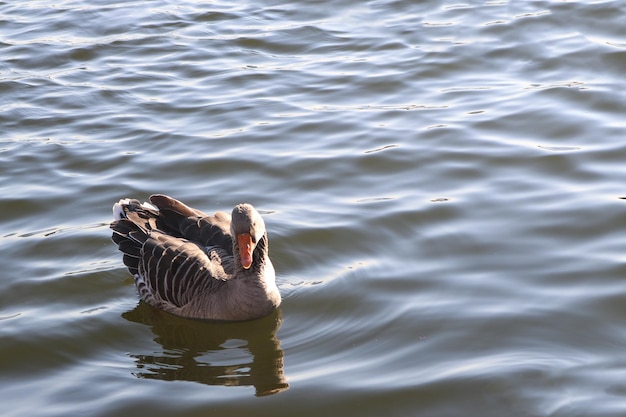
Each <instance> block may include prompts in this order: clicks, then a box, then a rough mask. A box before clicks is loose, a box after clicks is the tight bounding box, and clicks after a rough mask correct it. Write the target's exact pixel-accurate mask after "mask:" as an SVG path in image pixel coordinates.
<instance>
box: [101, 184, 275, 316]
mask: <svg viewBox="0 0 626 417" xmlns="http://www.w3.org/2000/svg"><path fill="white" fill-rule="evenodd" d="M150 203H151V204H147V203H144V204H141V203H140V202H139V200H134V199H124V200H120V202H119V203H116V204H115V205H114V206H113V213H114V216H115V218H116V220H115V221H113V222H112V223H111V229H112V230H113V236H112V239H113V241H114V242H115V243H116V244H117V245H118V248H119V250H120V251H122V252H123V254H124V256H123V261H124V264H125V265H126V266H127V267H128V270H129V271H130V273H131V274H133V275H134V276H135V284H136V286H137V291H138V292H139V297H140V298H141V299H142V300H144V301H145V302H146V303H148V304H150V305H152V306H153V307H156V308H159V309H161V310H164V311H167V312H170V313H173V314H176V315H178V316H183V317H190V318H199V319H211V320H251V319H255V318H259V317H262V316H265V315H267V314H269V313H271V312H272V311H274V310H275V309H276V308H277V307H278V306H279V304H280V301H281V299H280V293H279V292H278V288H277V287H276V283H275V273H274V267H273V266H272V263H271V261H270V259H269V257H268V240H267V232H266V230H265V223H264V222H263V218H262V217H261V215H260V214H259V213H258V212H257V211H256V210H255V209H254V207H252V206H251V205H250V204H239V205H237V206H236V207H235V208H234V209H233V212H232V215H230V216H229V215H228V214H226V213H223V212H217V213H215V214H214V215H213V216H207V215H206V214H204V213H202V212H201V211H199V210H196V209H193V208H191V207H188V206H186V205H185V204H183V203H181V202H180V201H178V200H175V199H173V198H171V197H168V196H165V195H158V194H157V195H152V196H150ZM231 218H232V221H231Z"/></svg>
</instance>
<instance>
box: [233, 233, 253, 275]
mask: <svg viewBox="0 0 626 417" xmlns="http://www.w3.org/2000/svg"><path fill="white" fill-rule="evenodd" d="M237 244H238V245H239V258H240V259H241V266H243V268H244V269H249V268H250V266H252V251H254V246H255V245H254V243H252V236H250V233H242V234H240V235H237Z"/></svg>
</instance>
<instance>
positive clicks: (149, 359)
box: [122, 302, 289, 396]
mask: <svg viewBox="0 0 626 417" xmlns="http://www.w3.org/2000/svg"><path fill="white" fill-rule="evenodd" d="M122 316H123V317H124V318H125V319H126V320H129V321H132V322H136V323H142V324H145V325H148V326H150V327H151V328H152V331H153V332H154V334H155V335H156V338H155V339H154V340H155V341H156V342H158V343H159V344H160V345H161V346H162V347H163V351H162V352H154V353H150V354H133V353H131V354H130V356H131V357H133V358H134V359H135V360H136V362H137V368H138V371H137V372H136V373H135V375H136V376H137V377H139V378H149V379H161V380H165V381H179V380H180V381H195V382H200V383H202V384H208V385H225V386H253V387H254V388H255V391H256V395H257V396H261V395H271V394H276V393H278V392H282V391H285V390H287V389H288V388H289V385H288V384H287V378H286V376H285V374H284V366H283V350H282V349H281V347H280V342H279V340H278V338H277V337H276V332H277V331H278V329H279V328H280V326H281V324H282V315H281V312H280V309H278V310H277V311H275V312H274V313H272V314H270V315H269V316H267V317H264V318H262V319H258V320H253V321H249V322H235V323H230V322H207V321H197V320H190V319H183V318H179V317H176V316H172V315H171V314H168V313H164V312H161V311H158V310H155V309H153V308H151V307H150V306H148V305H146V304H144V303H143V302H140V303H139V304H138V305H137V307H136V308H135V309H134V310H132V311H128V312H126V313H124V314H122Z"/></svg>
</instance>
